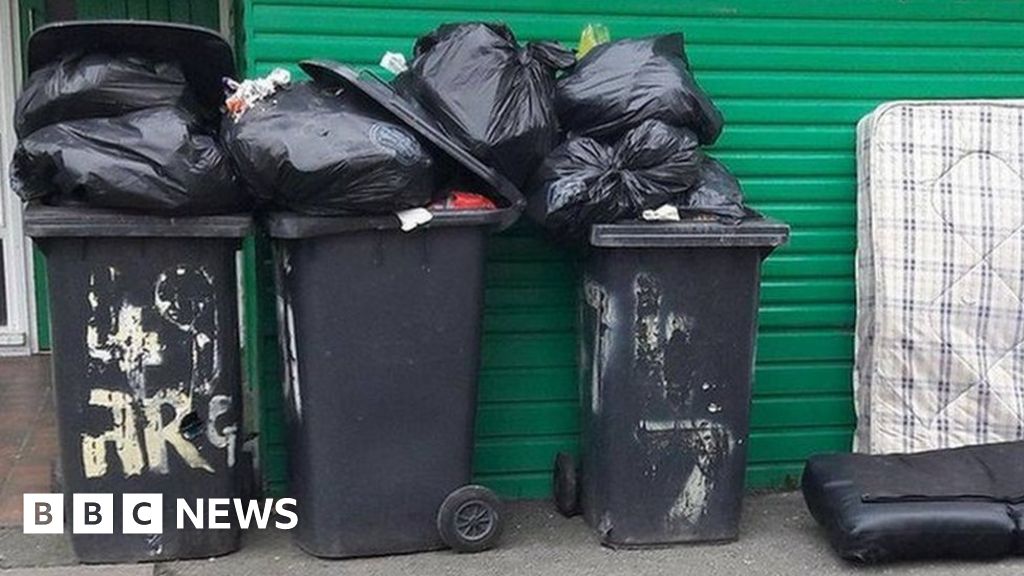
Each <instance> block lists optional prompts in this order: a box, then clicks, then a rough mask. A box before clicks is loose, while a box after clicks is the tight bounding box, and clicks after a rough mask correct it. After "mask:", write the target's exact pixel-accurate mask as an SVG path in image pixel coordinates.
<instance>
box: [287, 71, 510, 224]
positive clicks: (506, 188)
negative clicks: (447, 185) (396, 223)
mask: <svg viewBox="0 0 1024 576" xmlns="http://www.w3.org/2000/svg"><path fill="white" fill-rule="evenodd" d="M299 67H300V68H302V70H303V71H304V72H305V73H306V74H308V75H309V77H310V78H312V79H313V81H314V82H316V83H318V84H321V85H325V86H337V87H340V88H341V89H342V90H355V91H356V92H358V93H360V94H362V95H364V96H366V97H367V98H368V99H370V100H371V101H373V102H375V103H377V104H378V105H379V106H380V107H381V108H383V109H384V110H385V111H386V112H387V113H389V114H390V115H391V116H393V117H395V118H396V119H397V120H398V121H399V122H400V123H401V124H402V125H404V126H407V127H409V129H411V130H413V131H414V132H415V133H416V134H418V135H419V136H420V137H422V138H423V139H424V140H426V141H427V142H430V143H431V144H433V145H434V146H435V147H436V148H437V149H439V150H440V151H441V152H442V153H444V154H447V155H448V156H449V157H451V158H452V159H453V160H455V161H456V162H457V163H458V164H460V165H461V166H463V167H464V168H465V169H466V170H468V171H469V172H471V173H472V174H473V175H475V176H476V177H478V178H480V179H481V180H483V181H484V182H485V183H487V184H488V185H489V186H491V187H492V188H493V190H494V193H495V194H496V195H497V196H499V197H500V198H497V199H499V200H501V201H503V202H504V203H505V204H507V206H503V207H500V208H499V209H498V210H490V211H487V212H489V213H491V214H497V215H498V216H500V219H499V220H498V222H497V227H498V229H504V228H507V227H509V226H511V225H512V224H513V223H514V222H515V221H516V220H517V219H518V218H519V216H520V215H521V214H522V211H523V209H524V208H525V206H526V199H525V198H524V197H523V195H522V193H520V191H519V189H518V188H516V187H515V185H513V184H512V182H510V181H509V180H508V179H507V178H505V177H504V176H502V175H501V174H500V173H499V172H498V171H496V170H494V169H493V168H491V167H490V166H488V165H487V164H485V163H483V162H481V161H480V160H479V159H477V158H476V157H475V156H473V154H471V153H470V152H469V151H468V150H466V149H465V147H463V146H462V145H461V144H459V143H458V142H456V141H455V140H453V139H452V138H451V137H450V136H448V134H447V133H445V131H444V129H442V128H441V126H440V125H439V124H437V122H436V121H435V120H434V119H433V118H432V117H431V116H430V115H429V114H427V113H426V112H425V111H424V110H422V109H421V108H419V107H418V106H416V105H415V103H413V102H410V101H408V100H407V99H405V98H403V97H402V96H400V95H399V94H398V93H397V92H395V90H394V88H392V87H391V85H389V84H388V83H386V82H384V81H383V80H381V79H380V78H379V77H377V76H375V75H374V74H372V73H370V72H366V71H363V72H357V71H356V70H354V69H352V68H350V67H348V66H346V65H344V64H341V63H338V62H334V61H331V60H304V61H302V62H300V63H299ZM491 196H492V197H493V196H494V195H493V194H492V195H491ZM434 214H435V220H434V221H433V224H434V225H435V226H438V225H457V224H465V225H481V224H495V222H494V221H492V220H491V218H490V217H489V216H487V217H485V216H484V215H483V214H480V213H477V211H471V210H460V211H452V212H451V213H450V214H445V213H444V212H441V211H438V212H435V213H434ZM480 219H483V221H481V220H480ZM368 227H371V228H376V227H378V226H377V225H376V224H368Z"/></svg>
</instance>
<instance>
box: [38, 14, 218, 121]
mask: <svg viewBox="0 0 1024 576" xmlns="http://www.w3.org/2000/svg"><path fill="white" fill-rule="evenodd" d="M75 52H85V53H93V52H104V53H110V54H136V55H140V56H145V57H149V58H153V59H156V60H170V61H174V62H177V63H178V64H179V65H180V66H181V68H182V71H183V72H184V74H185V78H186V79H187V80H188V83H189V85H190V86H191V87H192V90H193V91H194V92H195V95H196V97H197V98H198V99H199V102H200V104H202V105H203V106H204V107H205V108H207V109H209V110H218V109H219V108H220V105H221V103H222V102H223V101H224V88H223V83H222V80H223V78H225V77H231V78H233V77H234V76H235V56H234V53H233V52H232V50H231V45H230V44H228V42H227V41H226V40H225V39H224V37H223V36H221V35H220V34H218V33H217V32H215V31H213V30H210V29H209V28H202V27H199V26H190V25H188V24H172V23H167V22H145V21H138V20H90V21H72V22H57V23H55V24H47V25H46V26H43V27H41V28H39V29H37V30H36V31H35V32H33V33H32V36H31V37H30V38H29V40H28V72H29V74H31V73H32V72H35V71H36V70H38V69H39V68H42V67H44V66H46V65H47V64H50V63H51V62H53V61H55V60H57V59H59V58H60V57H61V56H63V55H65V54H69V53H75Z"/></svg>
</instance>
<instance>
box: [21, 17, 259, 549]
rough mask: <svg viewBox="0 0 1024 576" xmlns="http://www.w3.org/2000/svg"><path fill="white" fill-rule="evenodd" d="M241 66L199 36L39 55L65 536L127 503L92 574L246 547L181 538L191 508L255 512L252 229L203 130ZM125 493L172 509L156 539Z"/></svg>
mask: <svg viewBox="0 0 1024 576" xmlns="http://www.w3.org/2000/svg"><path fill="white" fill-rule="evenodd" d="M233 61H234V58H233V55H232V51H231V49H230V47H229V46H228V44H227V43H226V42H225V41H224V40H223V38H221V37H220V36H219V35H217V34H215V33H213V32H211V31H209V30H205V29H201V28H195V27H191V26H180V25H167V24H154V23H140V22H85V23H68V24H57V25H51V26H47V27H44V28H41V29H40V30H38V31H37V32H36V33H35V34H34V35H33V36H32V38H31V39H30V41H29V45H28V66H29V72H30V73H31V74H33V76H32V77H31V78H30V81H29V83H28V84H27V87H26V94H25V95H23V98H22V99H19V106H18V111H19V113H18V127H19V137H20V138H21V140H20V142H19V147H18V150H17V151H16V153H15V163H14V171H13V172H14V175H15V180H16V186H15V188H16V190H17V191H18V193H19V194H21V195H22V197H23V198H25V199H26V200H28V201H30V202H29V205H28V207H27V209H26V212H25V231H26V234H27V235H28V236H30V237H32V238H33V240H34V242H35V243H36V245H37V246H39V247H40V248H41V249H42V251H43V253H44V254H45V256H46V269H47V272H48V275H49V290H50V292H49V294H48V303H49V311H50V318H51V334H52V347H53V348H52V352H53V356H52V362H53V384H54V392H55V400H56V412H57V428H58V439H59V445H60V464H59V470H60V474H59V481H60V484H61V487H62V489H63V492H64V497H65V518H66V519H67V523H68V526H67V528H66V529H65V531H66V532H67V533H71V532H72V530H71V524H72V522H73V521H74V520H89V518H82V519H79V518H77V514H79V510H77V509H76V506H75V505H74V500H73V495H74V494H113V498H112V500H111V503H112V504H113V509H104V510H100V511H99V512H100V513H101V516H100V518H103V517H105V520H104V522H102V524H101V525H99V526H96V527H94V530H95V531H96V532H97V533H88V534H87V533H82V532H81V531H76V532H75V533H71V543H72V547H73V549H74V552H75V555H76V556H77V557H78V559H79V560H81V561H83V562H89V563H101V562H102V563H109V562H132V561H152V560H172V559H184V558H197V557H206V556H216V555H221V554H226V553H229V552H231V551H234V550H235V549H237V547H238V543H239V530H238V527H237V525H236V524H235V523H234V522H232V523H231V527H229V528H226V529H220V530H209V529H207V530H202V529H199V528H196V527H194V526H193V525H191V524H188V523H186V526H185V528H184V529H176V528H175V517H176V501H177V499H179V498H181V499H184V500H185V501H186V502H187V503H188V505H189V507H190V509H192V510H195V509H196V508H197V507H200V508H199V510H200V516H201V515H202V512H201V511H202V510H203V508H201V506H203V503H200V502H199V500H200V499H203V500H205V499H209V498H235V497H239V496H241V494H240V490H241V487H242V486H243V476H244V474H248V473H249V471H248V470H244V469H243V468H244V466H243V465H242V461H243V458H242V456H241V440H240V438H241V434H242V430H241V426H242V389H241V384H240V383H241V373H240V372H241V369H240V359H239V334H238V311H237V302H238V299H237V271H236V267H235V261H236V260H235V257H236V253H237V251H238V250H239V248H240V246H241V238H242V237H243V236H245V235H246V234H248V233H249V231H250V229H251V227H252V225H251V217H250V216H248V215H247V214H245V213H244V210H242V213H241V214H240V215H239V214H225V213H224V212H227V211H231V210H232V208H238V209H241V204H239V205H238V206H235V205H234V204H233V202H234V201H235V200H237V199H238V198H239V196H236V197H232V196H231V191H232V190H234V188H233V187H232V178H231V177H230V172H229V171H227V168H226V167H227V165H226V163H224V161H223V157H222V155H220V154H219V151H218V149H217V147H216V139H215V138H214V137H213V136H212V135H211V134H210V133H209V132H207V131H206V128H205V126H208V124H205V122H206V120H200V119H199V116H203V115H208V116H209V118H208V119H209V120H212V119H213V117H215V116H216V115H217V114H219V112H218V106H219V102H220V100H221V96H220V78H221V77H222V76H231V75H233V73H234V65H233ZM36 73H38V75H37V74H36ZM182 74H183V75H182ZM30 91H31V92H30ZM147 99H148V100H147ZM168 119H170V120H168ZM179 120H180V122H179ZM125 135H131V138H135V139H134V140H132V139H129V140H128V141H121V140H120V139H121V138H122V137H125ZM161 138H163V139H162V140H161ZM168 146H169V147H170V150H169V151H168ZM189 151H199V152H201V154H199V155H198V156H196V157H191V158H182V157H180V156H181V155H188V153H189ZM218 178H222V180H218ZM189 183H193V184H195V183H199V184H197V185H196V186H195V187H192V186H190V185H189ZM126 494H144V495H146V494H149V495H152V494H155V495H158V496H160V497H161V498H162V509H155V510H154V509H153V508H159V507H157V506H153V507H151V508H150V509H149V510H146V511H145V513H144V514H143V513H139V514H137V515H136V516H135V517H136V518H138V519H143V520H140V522H141V523H143V524H145V523H146V522H148V523H150V524H149V526H148V528H147V527H146V526H143V528H142V530H141V531H142V532H144V533H125V532H126V530H127V531H128V532H132V530H130V529H128V528H129V527H127V526H125V525H124V522H123V518H124V517H125V516H124V512H125V510H123V509H122V503H123V500H122V497H123V496H124V495H126ZM129 512H131V511H130V510H129ZM159 516H162V519H163V522H162V526H157V525H154V523H155V522H156V518H158V517H159ZM128 517H131V515H130V514H129V515H128ZM92 520H95V518H92Z"/></svg>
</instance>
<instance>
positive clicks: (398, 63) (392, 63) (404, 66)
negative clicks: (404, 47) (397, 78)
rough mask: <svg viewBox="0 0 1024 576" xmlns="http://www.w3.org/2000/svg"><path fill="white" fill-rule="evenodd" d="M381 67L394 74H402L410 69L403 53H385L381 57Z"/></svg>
mask: <svg viewBox="0 0 1024 576" xmlns="http://www.w3.org/2000/svg"><path fill="white" fill-rule="evenodd" d="M380 67H381V68H383V69H385V70H387V71H388V72H391V73H392V74H401V73H402V72H405V71H406V70H408V69H409V64H408V62H406V61H405V54H402V53H401V52H385V53H384V55H383V56H381V57H380Z"/></svg>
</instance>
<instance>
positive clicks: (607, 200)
mask: <svg viewBox="0 0 1024 576" xmlns="http://www.w3.org/2000/svg"><path fill="white" fill-rule="evenodd" d="M703 159H704V153H703V152H702V151H701V150H700V146H699V144H698V141H697V135H696V134H694V133H693V132H692V131H690V130H688V129H686V128H677V127H675V126H669V125H668V124H665V123H663V122H660V121H658V120H648V121H646V122H644V123H643V124H641V125H640V126H638V127H636V128H634V129H632V130H630V131H629V132H627V133H626V134H625V135H624V136H623V137H622V139H620V140H619V141H618V142H617V143H616V144H615V145H613V146H605V145H604V144H601V143H600V142H598V141H597V140H595V139H593V138H576V139H572V140H569V141H567V142H565V143H564V144H562V145H561V146H559V147H558V148H556V149H555V151H553V152H552V153H551V154H550V155H549V156H548V157H547V158H546V159H545V160H544V163H543V164H542V165H541V167H540V169H539V170H538V171H537V174H536V175H535V177H534V183H533V186H532V189H533V193H532V194H531V195H530V206H529V208H528V211H529V213H530V214H531V216H532V217H533V218H534V219H535V220H537V221H538V222H540V223H541V224H543V225H544V227H545V228H547V229H549V230H550V231H552V232H553V233H555V234H556V235H558V236H560V237H562V238H564V239H566V240H570V241H572V240H586V236H587V233H588V232H589V230H590V225H591V224H596V223H612V222H615V221H617V220H621V219H627V218H635V217H637V216H639V214H640V212H641V211H643V210H644V209H646V208H654V207H657V206H661V205H662V204H665V203H667V202H670V201H671V200H672V199H673V198H676V197H678V196H680V195H682V194H683V193H684V192H685V191H686V190H688V189H689V188H690V187H692V186H693V185H694V183H695V182H696V181H697V178H698V176H699V169H700V166H701V163H702V161H703Z"/></svg>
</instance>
